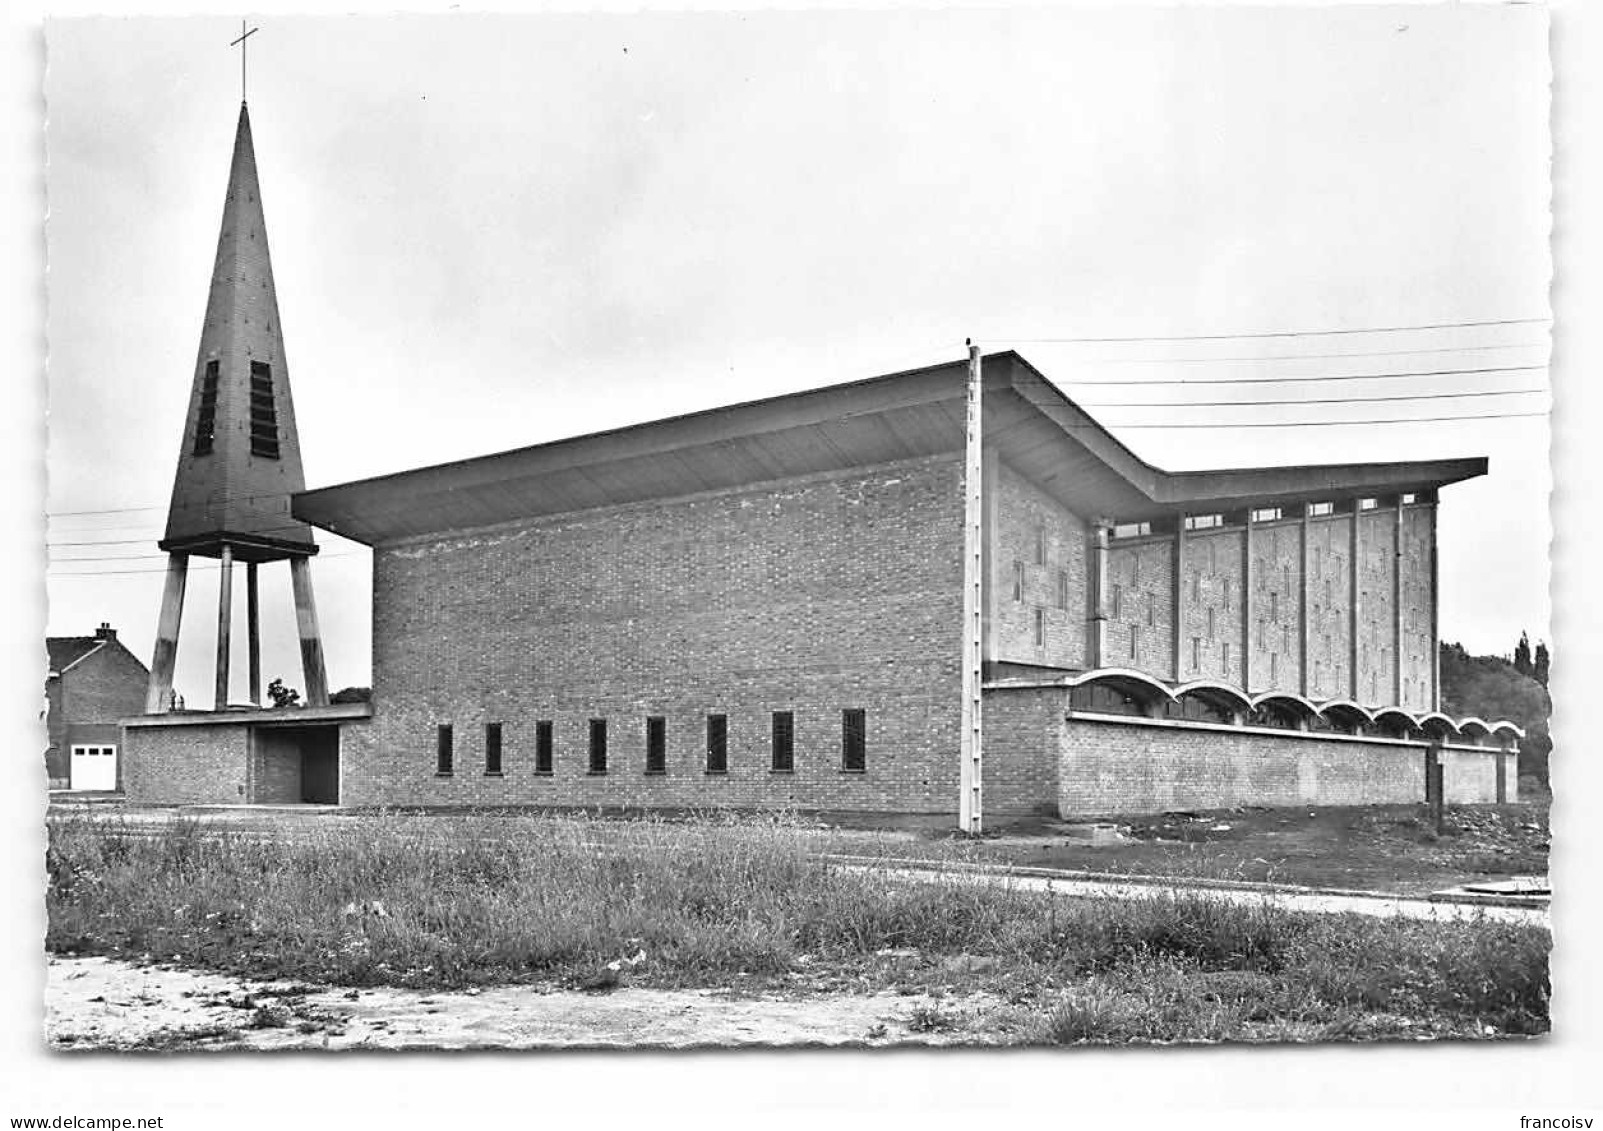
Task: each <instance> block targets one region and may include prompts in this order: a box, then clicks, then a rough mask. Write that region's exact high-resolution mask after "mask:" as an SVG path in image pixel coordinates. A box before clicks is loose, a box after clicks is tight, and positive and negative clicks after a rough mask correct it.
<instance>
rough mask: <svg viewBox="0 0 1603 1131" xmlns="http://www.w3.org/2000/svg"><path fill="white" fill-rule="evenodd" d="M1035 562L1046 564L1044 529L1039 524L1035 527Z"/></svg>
mask: <svg viewBox="0 0 1603 1131" xmlns="http://www.w3.org/2000/svg"><path fill="white" fill-rule="evenodd" d="M1035 564H1036V565H1045V564H1046V530H1045V529H1044V528H1043V527H1040V526H1037V527H1036V528H1035Z"/></svg>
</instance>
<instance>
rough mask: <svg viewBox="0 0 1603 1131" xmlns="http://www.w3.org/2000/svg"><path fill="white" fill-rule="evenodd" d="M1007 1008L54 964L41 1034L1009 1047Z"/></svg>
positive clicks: (85, 1041) (258, 1045)
mask: <svg viewBox="0 0 1603 1131" xmlns="http://www.w3.org/2000/svg"><path fill="white" fill-rule="evenodd" d="M1000 1004H1001V1003H1000V1002H999V1001H998V1000H997V999H995V998H991V997H989V996H988V995H973V996H970V997H965V998H954V997H946V998H942V999H939V1000H936V999H933V998H931V997H929V996H927V995H923V994H915V995H909V996H900V995H895V994H864V995H850V996H835V997H805V998H799V999H787V998H781V997H772V996H769V997H739V996H735V995H733V994H731V993H728V992H726V991H721V990H653V989H637V988H632V987H625V988H622V989H618V990H615V991H613V992H611V993H607V994H588V993H580V992H576V991H570V990H552V989H546V988H542V987H536V986H500V987H494V988H489V989H484V990H480V991H472V990H469V991H466V992H452V993H430V992H425V991H420V990H404V989H389V988H374V989H362V990H341V989H335V988H328V987H323V986H295V985H289V984H287V983H267V982H251V981H246V980H244V979H240V978H235V977H230V976H227V975H221V974H210V973H201V972H197V971H192V970H177V969H167V968H160V967H154V966H136V965H134V964H132V963H128V962H121V961H118V960H116V959H107V958H51V960H50V967H49V981H48V985H47V988H46V992H45V1012H46V1023H45V1030H46V1037H47V1040H48V1041H49V1043H50V1044H51V1045H52V1046H53V1047H55V1048H66V1049H80V1048H81V1049H107V1048H118V1049H128V1048H142V1049H153V1050H176V1049H241V1048H251V1049H307V1048H316V1049H324V1048H327V1049H346V1048H382V1049H407V1048H453V1049H471V1048H496V1049H509V1048H511V1049H518V1048H585V1047H590V1048H597V1047H632V1048H640V1047H650V1048H692V1047H696V1046H705V1045H722V1046H738V1045H889V1044H925V1045H946V1044H991V1043H997V1042H999V1041H1003V1040H1006V1035H1005V1033H1003V1032H1001V1031H999V1030H998V1029H997V1028H996V1026H995V1025H994V1023H992V1022H989V1021H987V1017H988V1015H991V1014H992V1013H994V1012H995V1010H996V1009H997V1007H998V1006H999V1005H1000Z"/></svg>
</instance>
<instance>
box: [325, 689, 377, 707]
mask: <svg viewBox="0 0 1603 1131" xmlns="http://www.w3.org/2000/svg"><path fill="white" fill-rule="evenodd" d="M328 701H329V702H330V703H371V702H372V701H373V689H372V688H371V687H342V688H340V689H339V690H338V691H336V692H334V694H332V695H330V696H329V697H328Z"/></svg>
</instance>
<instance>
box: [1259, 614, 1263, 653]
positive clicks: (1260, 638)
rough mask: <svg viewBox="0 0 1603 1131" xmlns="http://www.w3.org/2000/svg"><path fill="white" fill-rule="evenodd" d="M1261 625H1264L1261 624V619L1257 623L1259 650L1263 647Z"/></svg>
mask: <svg viewBox="0 0 1603 1131" xmlns="http://www.w3.org/2000/svg"><path fill="white" fill-rule="evenodd" d="M1263 625H1264V622H1263V620H1262V619H1260V620H1259V621H1258V647H1260V648H1262V647H1263V646H1264V644H1263Z"/></svg>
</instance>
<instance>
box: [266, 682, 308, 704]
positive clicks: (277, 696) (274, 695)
mask: <svg viewBox="0 0 1603 1131" xmlns="http://www.w3.org/2000/svg"><path fill="white" fill-rule="evenodd" d="M267 697H268V698H269V699H271V700H272V701H273V706H275V707H298V706H300V702H301V693H300V692H299V691H296V690H295V689H294V688H293V687H285V686H284V681H283V680H282V679H278V678H276V677H275V678H274V680H273V682H272V683H269V684H268V685H267Z"/></svg>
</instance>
